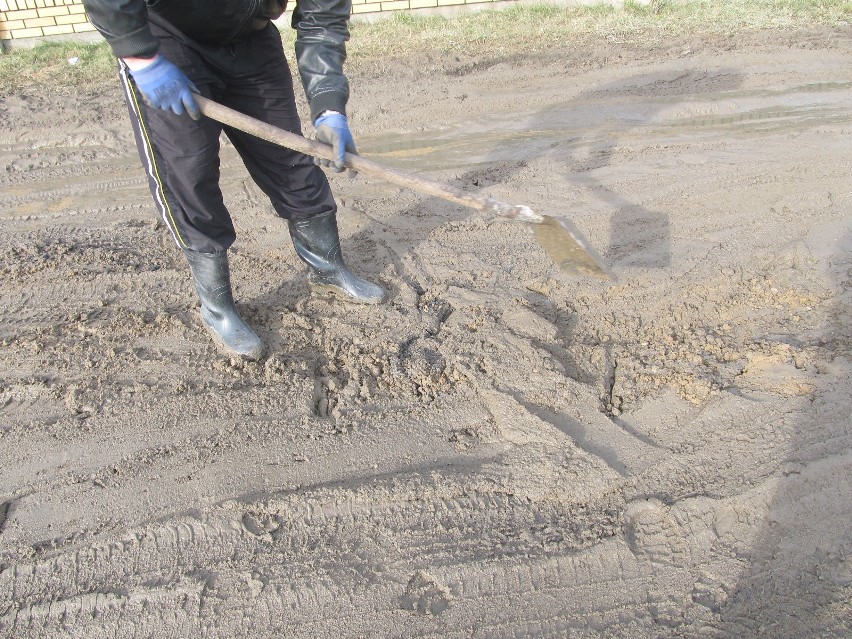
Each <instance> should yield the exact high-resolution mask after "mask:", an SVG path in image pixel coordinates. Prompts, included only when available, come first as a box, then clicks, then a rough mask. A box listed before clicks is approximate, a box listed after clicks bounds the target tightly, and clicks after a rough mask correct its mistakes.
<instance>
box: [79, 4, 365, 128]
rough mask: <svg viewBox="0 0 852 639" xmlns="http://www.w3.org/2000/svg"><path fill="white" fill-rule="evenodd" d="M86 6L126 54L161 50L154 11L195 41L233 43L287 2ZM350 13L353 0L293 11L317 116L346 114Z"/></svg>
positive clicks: (103, 31) (298, 59) (299, 60)
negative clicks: (152, 22) (153, 29)
mask: <svg viewBox="0 0 852 639" xmlns="http://www.w3.org/2000/svg"><path fill="white" fill-rule="evenodd" d="M83 4H84V5H85V7H86V11H87V12H88V14H89V19H90V20H91V21H92V24H93V25H95V27H96V28H97V29H98V31H100V32H101V34H102V35H103V36H104V38H106V40H107V42H108V43H109V44H110V46H111V47H112V50H113V53H115V55H116V56H117V57H120V58H124V57H149V56H152V55H154V54H155V53H156V52H157V49H158V48H159V41H158V40H157V38H156V37H155V36H154V35H152V34H151V30H150V28H149V26H148V12H149V11H151V12H153V13H156V14H157V15H158V16H159V17H161V18H163V19H165V20H167V21H168V22H170V23H171V24H173V25H174V26H175V27H177V28H178V30H180V31H181V32H182V33H184V34H186V35H187V36H189V37H190V38H192V39H193V40H197V41H198V42H202V43H205V44H228V43H229V42H232V41H234V40H237V39H239V38H242V37H245V36H246V35H248V34H250V33H251V31H252V29H255V28H258V27H259V26H261V25H264V24H266V21H267V20H274V19H276V18H278V17H280V16H281V14H282V13H283V12H284V9H285V7H286V4H287V0H149V1H148V2H147V3H146V0H83ZM351 12H352V2H351V0H298V2H297V4H296V8H295V9H294V10H293V21H292V26H293V28H294V29H295V30H296V63H297V65H298V67H299V75H300V76H301V78H302V84H303V86H304V87H305V93H306V94H307V97H308V101H309V103H310V105H311V119H312V120H314V119H316V117H317V115H319V114H320V113H322V112H323V111H325V110H329V109H330V110H333V111H340V112H341V113H346V102H347V101H348V99H349V82H348V81H347V79H346V76H345V75H344V73H343V63H344V61H345V60H346V41H347V40H349V16H350V14H351ZM282 64H284V61H283V60H282Z"/></svg>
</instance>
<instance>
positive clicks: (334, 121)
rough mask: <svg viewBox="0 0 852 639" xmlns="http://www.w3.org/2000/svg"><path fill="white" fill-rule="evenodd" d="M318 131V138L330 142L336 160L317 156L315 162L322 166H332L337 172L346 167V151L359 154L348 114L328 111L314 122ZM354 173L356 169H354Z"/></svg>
mask: <svg viewBox="0 0 852 639" xmlns="http://www.w3.org/2000/svg"><path fill="white" fill-rule="evenodd" d="M314 128H315V129H316V132H317V140H319V141H320V142H325V143H326V144H330V145H331V146H332V148H333V150H334V158H335V159H334V160H333V161H332V160H323V159H320V158H316V159H315V160H314V162H315V163H316V164H319V165H321V166H327V167H330V168H332V170H334V171H335V172H336V173H340V172H342V171H344V170H345V169H346V165H345V164H344V163H343V158H344V156H345V155H346V153H352V154H353V155H358V150H357V149H356V148H355V138H353V137H352V132H351V131H350V130H349V121H348V120H347V119H346V116H345V115H343V114H342V113H337V112H336V111H326V112H324V113H323V114H322V115H321V116H319V117H318V118H317V121H316V122H314ZM353 173H354V171H353Z"/></svg>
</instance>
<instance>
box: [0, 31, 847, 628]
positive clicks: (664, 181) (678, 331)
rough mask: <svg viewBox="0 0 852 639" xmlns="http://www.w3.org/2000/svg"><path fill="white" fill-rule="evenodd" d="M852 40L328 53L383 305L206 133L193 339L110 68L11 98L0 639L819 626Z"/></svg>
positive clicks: (176, 268)
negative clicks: (319, 263)
mask: <svg viewBox="0 0 852 639" xmlns="http://www.w3.org/2000/svg"><path fill="white" fill-rule="evenodd" d="M850 45H852V39H850V31H849V30H846V31H814V32H807V33H795V34H786V35H780V34H775V33H756V34H751V35H748V36H740V37H736V38H719V39H711V40H704V39H694V40H683V41H678V42H670V43H666V44H655V45H648V46H646V47H631V46H626V45H620V44H618V43H609V44H608V43H600V44H598V45H595V46H593V47H591V48H589V47H579V46H571V45H570V44H566V47H565V48H564V49H563V50H554V51H550V52H548V53H547V54H546V55H541V56H537V57H524V56H521V55H511V54H507V55H506V56H504V57H500V58H482V57H480V56H475V55H463V54H459V55H458V56H442V55H430V54H428V53H424V54H422V55H420V56H418V57H417V59H414V60H396V61H388V62H386V63H381V64H379V63H376V64H372V65H366V64H362V65H360V66H358V65H353V66H351V67H350V75H351V79H352V84H353V97H352V102H351V108H352V120H353V127H354V129H355V131H356V134H357V138H358V140H359V146H360V148H361V150H362V152H363V153H364V154H365V155H366V156H369V157H371V158H373V159H375V160H378V161H380V162H383V163H386V164H387V165H389V166H394V167H397V168H401V169H404V170H409V171H412V172H415V173H418V174H420V175H423V176H424V177H429V178H431V179H434V180H438V181H440V182H445V183H449V184H453V185H455V186H458V187H462V188H465V189H469V190H471V191H475V192H482V193H486V194H488V195H491V196H493V197H497V198H499V199H502V200H507V201H511V202H516V203H521V204H526V205H529V206H531V207H533V208H534V209H536V210H538V211H540V212H542V213H549V214H558V215H564V216H566V217H568V218H569V219H571V220H573V221H574V222H575V223H576V224H577V225H578V226H579V227H580V228H581V229H582V230H583V232H584V233H585V234H586V235H587V236H588V238H589V239H590V240H591V241H592V243H593V244H594V245H595V246H596V247H597V249H598V250H599V251H600V252H601V253H602V254H603V255H604V256H605V258H606V259H607V260H608V262H609V263H610V264H611V265H612V266H613V268H614V270H615V272H616V273H617V274H618V276H619V278H620V280H619V282H618V283H616V284H608V283H605V282H602V281H598V280H592V279H572V278H569V277H566V276H564V275H563V274H561V273H560V272H558V271H557V270H556V269H555V268H554V267H553V265H552V264H551V263H550V262H549V261H548V259H547V257H546V255H545V254H544V253H543V251H542V250H541V249H540V248H539V247H538V245H537V244H536V243H535V240H534V238H533V236H532V234H531V232H530V229H529V228H528V227H527V226H526V225H524V224H520V223H517V222H512V221H507V220H494V219H491V218H489V217H488V216H487V215H484V214H480V213H477V212H473V211H470V210H465V209H462V208H460V207H458V206H456V205H452V204H449V203H446V202H443V201H441V200H437V199H434V198H429V197H424V196H421V195H418V194H416V193H413V192H409V191H404V190H400V189H398V188H396V187H392V186H389V185H387V184H385V183H382V182H380V181H377V180H372V179H365V178H358V179H355V180H350V179H348V178H345V177H339V176H334V177H333V178H332V180H333V186H334V189H335V192H336V194H337V196H338V201H339V203H340V205H341V226H342V235H343V237H344V245H345V252H346V254H347V256H348V259H349V261H350V263H351V265H352V266H353V268H355V269H356V270H357V271H359V272H361V273H362V274H365V275H367V276H369V277H372V278H375V279H376V280H378V281H380V282H382V283H383V284H385V285H386V286H387V287H388V288H389V289H390V291H391V298H390V301H389V302H388V303H387V304H386V305H383V306H381V307H379V308H361V307H353V306H347V305H342V304H339V303H332V302H329V301H328V300H323V299H311V298H310V297H309V295H308V289H307V286H306V283H305V280H304V269H303V267H302V265H301V264H300V262H299V261H298V260H297V258H296V257H295V254H294V252H293V250H292V246H291V245H290V242H289V238H288V235H287V232H286V228H285V225H284V224H283V223H282V222H281V221H280V220H278V219H277V218H275V217H274V215H273V214H272V212H271V208H270V207H269V205H268V202H266V201H265V200H264V197H263V195H262V194H261V193H260V191H259V190H258V189H257V188H256V187H255V186H254V185H253V184H252V183H251V182H250V180H249V179H248V177H247V174H246V172H245V170H244V169H243V168H242V165H241V164H240V163H239V160H238V158H237V157H236V155H235V154H234V152H233V149H232V148H229V147H227V146H226V148H225V150H224V155H223V178H222V183H223V187H224V191H225V195H226V200H227V202H228V204H229V205H230V206H231V210H232V211H233V213H234V217H235V220H236V224H237V227H238V232H239V240H238V243H237V245H236V247H235V250H234V251H233V256H232V267H233V271H234V279H235V282H236V296H237V298H238V301H239V304H240V306H241V308H242V310H243V312H244V315H245V317H246V318H247V320H248V321H249V322H250V323H251V324H252V325H253V326H255V327H256V328H257V330H258V332H259V333H260V334H261V335H262V336H263V338H264V339H266V340H267V341H268V342H269V344H270V345H271V354H270V356H269V357H268V358H267V359H265V360H264V361H263V362H261V363H257V364H246V363H241V362H238V361H231V360H229V359H228V358H227V357H225V356H223V355H221V354H219V353H218V352H217V351H216V350H215V348H214V347H213V345H212V343H211V341H210V339H209V338H208V336H207V334H206V333H205V332H204V331H203V330H202V327H201V323H200V319H199V317H198V314H197V310H196V304H195V297H194V293H193V290H192V285H191V282H190V279H189V276H188V270H187V267H186V265H185V262H184V260H183V256H182V255H181V254H180V253H179V251H178V250H177V249H175V248H174V246H173V245H172V243H171V239H170V237H169V235H168V233H167V231H166V230H165V228H164V227H163V226H162V225H161V224H160V223H158V222H157V219H156V212H155V209H154V207H153V204H152V202H151V199H150V196H149V194H148V192H147V186H146V181H145V177H144V175H143V173H142V169H141V168H140V166H139V164H138V160H137V158H136V156H135V149H134V148H133V145H132V137H131V134H130V129H129V124H128V121H127V116H126V113H125V111H124V107H123V103H122V102H121V98H120V93H119V90H118V86H117V83H116V84H115V85H114V86H113V85H111V86H109V87H107V88H104V89H103V90H101V91H95V90H92V91H82V90H79V91H73V90H60V91H56V90H50V89H48V88H47V87H45V88H43V89H41V90H31V91H26V92H17V93H15V94H6V95H2V96H0V167H2V171H0V184H2V193H1V194H0V228H2V234H0V274H2V290H0V338H1V339H2V350H0V362H2V378H0V490H1V491H2V492H0V636H2V637H15V638H20V639H25V638H31V637H64V636H68V637H71V636H73V637H79V638H89V637H92V638H95V637H98V638H101V637H146V638H167V637H168V638H174V637H285V636H286V637H305V638H308V637H310V638H319V637H335V638H336V637H441V638H448V639H449V638H461V637H465V638H471V637H631V638H640V639H641V638H645V637H732V638H733V637H791V638H792V637H796V638H802V637H848V636H850V634H852V606H850V603H849V602H850V600H852V488H851V487H850V478H851V477H852V432H850V431H852V419H850V414H852V393H850V388H852V348H850V344H852V341H850V336H852V329H850V326H852V321H850V319H852V318H850V273H852V270H850V269H852V261H850V249H852V216H850V207H852V181H850V173H852V46H850Z"/></svg>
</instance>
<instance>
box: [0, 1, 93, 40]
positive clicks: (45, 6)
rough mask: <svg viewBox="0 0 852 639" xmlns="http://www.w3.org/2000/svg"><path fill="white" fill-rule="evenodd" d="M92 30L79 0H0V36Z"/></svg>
mask: <svg viewBox="0 0 852 639" xmlns="http://www.w3.org/2000/svg"><path fill="white" fill-rule="evenodd" d="M94 30H95V28H94V27H93V26H92V25H91V23H90V22H89V21H88V19H87V18H86V11H85V9H83V3H82V2H80V0H0V40H15V39H21V38H42V37H45V36H61V35H68V34H73V33H84V32H87V31H94Z"/></svg>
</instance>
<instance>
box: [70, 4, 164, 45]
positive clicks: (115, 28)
mask: <svg viewBox="0 0 852 639" xmlns="http://www.w3.org/2000/svg"><path fill="white" fill-rule="evenodd" d="M83 6H84V7H85V8H86V12H87V13H88V14H89V20H91V22H92V24H93V25H95V28H96V29H97V30H98V31H100V32H101V35H103V37H104V38H106V41H107V42H108V43H109V45H110V46H111V47H112V51H113V53H114V54H115V55H116V56H117V57H119V58H126V57H143V58H144V57H150V56H152V55H154V54H155V53H156V52H157V49H158V48H159V46H160V42H159V40H157V38H156V37H155V36H153V35H151V30H150V29H149V28H148V9H147V7H146V5H145V0H83Z"/></svg>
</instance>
